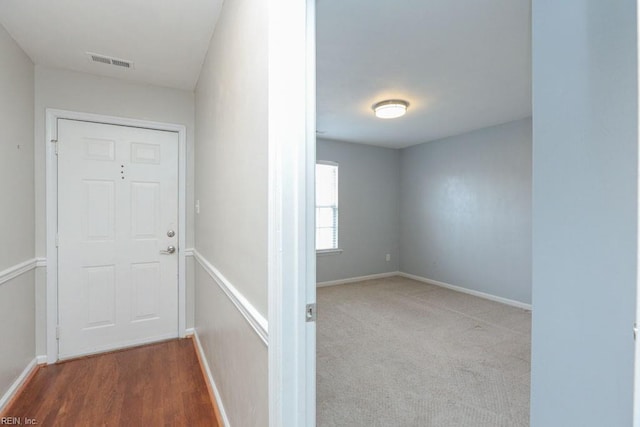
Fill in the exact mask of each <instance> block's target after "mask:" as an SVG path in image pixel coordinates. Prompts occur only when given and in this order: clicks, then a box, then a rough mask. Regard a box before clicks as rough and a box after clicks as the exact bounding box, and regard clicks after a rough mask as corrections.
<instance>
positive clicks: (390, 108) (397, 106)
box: [372, 99, 409, 119]
mask: <svg viewBox="0 0 640 427" xmlns="http://www.w3.org/2000/svg"><path fill="white" fill-rule="evenodd" d="M408 107H409V103H408V102H407V101H403V100H401V99H387V100H386V101H380V102H378V103H376V104H374V105H373V107H372V108H373V111H374V113H375V114H376V117H377V118H379V119H396V118H398V117H402V116H404V115H405V114H406V112H407V108H408Z"/></svg>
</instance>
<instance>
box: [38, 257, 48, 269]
mask: <svg viewBox="0 0 640 427" xmlns="http://www.w3.org/2000/svg"><path fill="white" fill-rule="evenodd" d="M46 266H47V259H46V258H44V257H39V258H36V268H39V267H46Z"/></svg>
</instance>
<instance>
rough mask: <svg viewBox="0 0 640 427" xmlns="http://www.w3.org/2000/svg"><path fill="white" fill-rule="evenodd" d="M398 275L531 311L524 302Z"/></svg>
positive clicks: (528, 305)
mask: <svg viewBox="0 0 640 427" xmlns="http://www.w3.org/2000/svg"><path fill="white" fill-rule="evenodd" d="M398 275H399V276H401V277H406V278H407V279H413V280H417V281H418V282H423V283H428V284H430V285H435V286H440V287H442V288H447V289H451V290H453V291H457V292H462V293H465V294H469V295H473V296H474V297H480V298H484V299H488V300H491V301H496V302H500V303H502V304H506V305H510V306H513V307H518V308H522V309H524V310H531V308H532V307H531V304H527V303H524V302H520V301H516V300H512V299H509V298H503V297H499V296H496V295H492V294H488V293H485V292H480V291H475V290H473V289H467V288H463V287H462V286H456V285H451V284H449V283H445V282H440V281H438V280H433V279H429V278H426V277H422V276H417V275H415V274H409V273H404V272H402V271H401V272H399V273H398Z"/></svg>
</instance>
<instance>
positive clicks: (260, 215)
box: [195, 0, 268, 426]
mask: <svg viewBox="0 0 640 427" xmlns="http://www.w3.org/2000/svg"><path fill="white" fill-rule="evenodd" d="M267 12H268V10H267V2H264V1H259V0H227V1H225V2H224V5H223V8H222V12H221V15H220V17H219V20H218V23H217V26H216V29H215V31H214V35H213V38H212V40H211V44H210V47H209V51H208V54H207V57H206V59H205V62H204V65H203V69H202V72H201V74H200V79H199V81H198V85H197V87H196V132H197V134H196V146H195V150H196V159H195V183H196V192H195V197H196V199H198V200H200V214H198V215H196V220H195V236H196V239H195V247H196V249H197V251H198V252H199V253H200V255H201V256H202V257H203V258H205V259H206V260H207V262H209V263H210V264H212V265H213V266H214V267H215V268H216V269H217V270H219V271H220V272H221V273H222V274H223V275H224V276H225V277H226V278H227V279H228V281H229V282H230V283H231V284H232V286H234V287H235V288H236V289H237V290H238V292H239V293H240V294H242V295H243V296H244V298H246V300H247V301H248V304H249V305H251V306H253V307H254V308H255V310H256V311H257V312H258V313H260V314H261V315H262V316H264V317H267V218H268V211H267V178H268V177H267V170H268V156H267V143H268V140H267V136H268V128H267V118H268V117H267V103H268V98H267V96H268V93H267V84H268V81H267V78H268V73H267V66H268V63H267V25H268V23H267V18H268V16H267ZM196 272H197V273H196V288H195V298H196V301H197V302H196V320H195V327H196V330H197V332H198V334H199V336H200V340H201V342H202V345H203V348H204V350H205V357H206V359H207V361H208V364H209V366H210V368H211V370H212V374H213V377H214V379H215V382H216V384H218V388H219V389H220V391H221V394H222V403H223V406H224V408H225V410H226V413H227V415H228V417H229V420H230V422H231V424H232V425H234V426H259V425H260V426H261V425H267V423H268V375H267V360H268V358H267V348H266V346H265V345H264V343H263V342H262V341H261V340H260V338H259V337H258V335H257V334H256V333H255V332H254V331H253V330H252V329H251V328H249V327H248V324H247V321H246V320H245V319H244V318H243V317H242V316H240V315H239V312H238V310H237V309H236V308H235V307H234V306H233V305H232V303H231V301H230V300H229V298H228V297H226V296H225V295H224V294H223V293H221V292H220V290H219V289H218V288H217V287H218V285H217V284H216V283H215V282H214V281H212V280H211V279H210V278H209V277H208V276H207V275H206V273H204V272H202V271H201V270H200V269H199V267H197V268H196Z"/></svg>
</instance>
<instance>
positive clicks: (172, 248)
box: [160, 245, 176, 255]
mask: <svg viewBox="0 0 640 427" xmlns="http://www.w3.org/2000/svg"><path fill="white" fill-rule="evenodd" d="M175 251H176V247H175V246H173V245H169V246H167V250H166V251H160V253H161V254H163V255H171V254H172V253H174V252H175Z"/></svg>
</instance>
